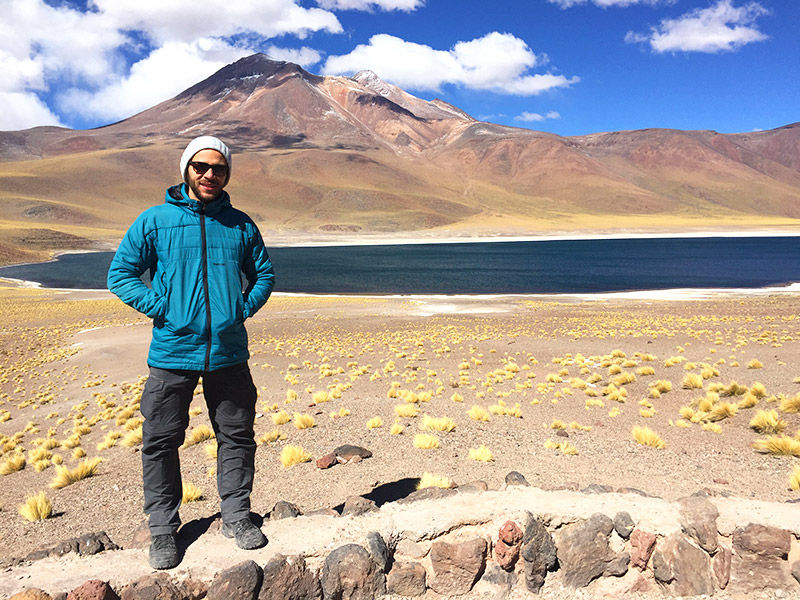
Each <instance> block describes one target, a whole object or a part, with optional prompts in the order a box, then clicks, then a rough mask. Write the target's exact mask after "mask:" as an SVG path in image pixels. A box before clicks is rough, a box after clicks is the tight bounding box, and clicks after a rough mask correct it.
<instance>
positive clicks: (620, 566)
mask: <svg viewBox="0 0 800 600" xmlns="http://www.w3.org/2000/svg"><path fill="white" fill-rule="evenodd" d="M630 562H631V555H630V554H628V553H627V552H620V553H619V554H617V555H616V556H614V558H612V559H611V560H610V561H609V562H608V563H607V564H606V568H605V570H604V571H603V577H622V576H623V575H625V574H626V573H627V572H628V565H629V564H630Z"/></svg>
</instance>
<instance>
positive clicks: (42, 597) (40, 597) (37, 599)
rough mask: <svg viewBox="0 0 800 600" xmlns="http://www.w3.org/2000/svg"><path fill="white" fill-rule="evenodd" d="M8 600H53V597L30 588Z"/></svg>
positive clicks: (42, 591)
mask: <svg viewBox="0 0 800 600" xmlns="http://www.w3.org/2000/svg"><path fill="white" fill-rule="evenodd" d="M8 600H53V597H52V596H51V595H50V594H48V593H47V592H45V591H44V590H40V589H39V588H28V589H25V590H22V591H21V592H17V593H16V594H14V595H13V596H11V597H9V599H8Z"/></svg>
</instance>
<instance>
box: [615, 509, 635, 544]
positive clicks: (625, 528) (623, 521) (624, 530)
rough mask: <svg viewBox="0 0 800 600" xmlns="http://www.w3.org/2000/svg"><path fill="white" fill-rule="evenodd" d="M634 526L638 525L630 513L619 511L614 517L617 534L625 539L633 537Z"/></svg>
mask: <svg viewBox="0 0 800 600" xmlns="http://www.w3.org/2000/svg"><path fill="white" fill-rule="evenodd" d="M634 527H636V524H635V523H634V522H633V517H631V516H630V514H628V513H626V512H618V513H617V514H616V516H615V517H614V531H616V532H617V535H618V536H619V537H621V538H622V539H623V540H627V539H628V538H629V537H631V533H632V532H633V528H634Z"/></svg>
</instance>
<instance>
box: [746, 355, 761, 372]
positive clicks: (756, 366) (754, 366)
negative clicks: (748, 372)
mask: <svg viewBox="0 0 800 600" xmlns="http://www.w3.org/2000/svg"><path fill="white" fill-rule="evenodd" d="M747 368H748V369H763V368H764V365H763V364H761V361H760V360H758V359H757V358H754V359H753V360H751V361H750V362H749V363H747Z"/></svg>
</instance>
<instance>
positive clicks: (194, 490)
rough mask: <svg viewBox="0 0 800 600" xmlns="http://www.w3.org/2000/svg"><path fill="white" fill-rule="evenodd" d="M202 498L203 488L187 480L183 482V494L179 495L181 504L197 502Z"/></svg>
mask: <svg viewBox="0 0 800 600" xmlns="http://www.w3.org/2000/svg"><path fill="white" fill-rule="evenodd" d="M202 499H203V490H201V489H200V488H199V487H197V486H196V485H195V484H193V483H190V482H188V481H184V482H183V496H182V497H181V504H188V503H189V502H198V501H199V500H202Z"/></svg>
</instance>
